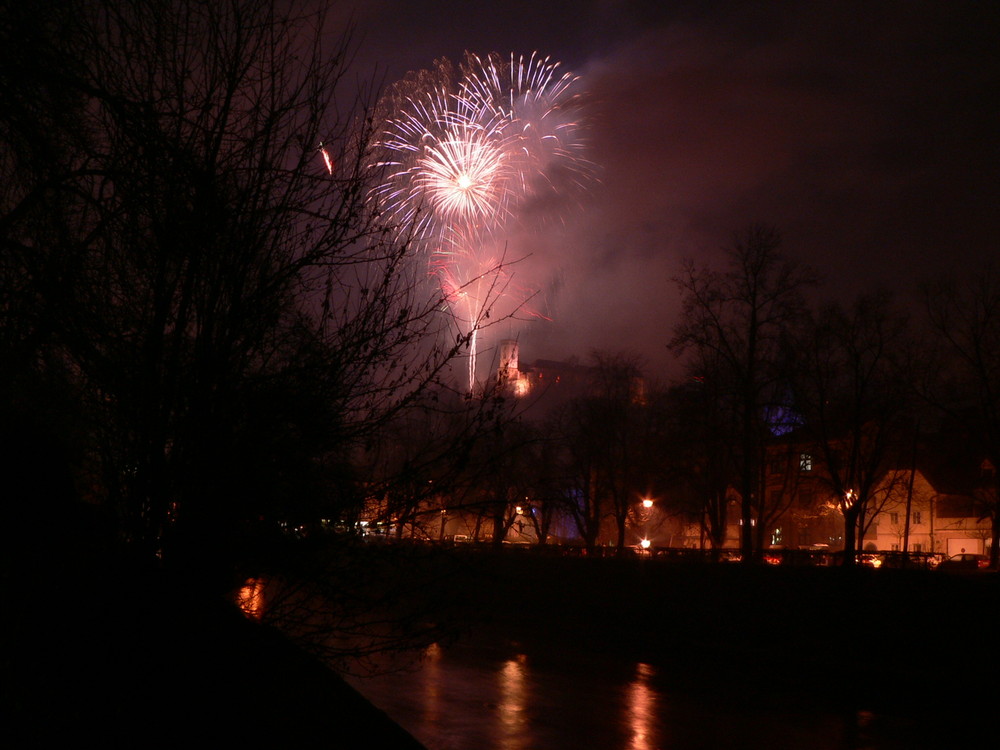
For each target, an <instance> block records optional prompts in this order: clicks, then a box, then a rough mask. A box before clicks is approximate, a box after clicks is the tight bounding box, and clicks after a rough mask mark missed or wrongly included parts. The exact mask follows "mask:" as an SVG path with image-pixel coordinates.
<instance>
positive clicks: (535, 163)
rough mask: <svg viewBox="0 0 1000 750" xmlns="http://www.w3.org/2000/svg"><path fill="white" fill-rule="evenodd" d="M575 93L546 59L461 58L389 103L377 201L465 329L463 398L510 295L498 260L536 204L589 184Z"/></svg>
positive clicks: (410, 84) (411, 82)
mask: <svg viewBox="0 0 1000 750" xmlns="http://www.w3.org/2000/svg"><path fill="white" fill-rule="evenodd" d="M575 81H576V77H574V76H572V75H570V74H568V73H565V74H563V73H560V72H559V65H558V64H557V63H552V62H550V61H549V59H548V58H545V59H542V58H540V57H538V56H536V55H532V56H530V57H528V58H525V57H519V58H516V59H515V58H514V56H513V55H511V57H510V58H509V60H505V59H503V58H501V57H500V56H499V55H496V54H491V55H489V56H487V57H485V58H480V57H478V56H476V55H472V54H469V53H467V54H466V57H465V60H464V62H463V64H462V65H461V66H460V68H459V70H458V72H457V73H456V72H454V71H453V69H452V68H451V66H450V64H449V63H447V62H446V61H444V62H442V63H441V64H440V66H439V70H438V71H437V72H436V73H435V74H425V75H418V76H416V77H415V78H411V79H408V80H407V81H406V82H403V84H401V85H400V86H398V87H397V89H396V90H395V91H394V92H392V95H391V96H390V99H389V100H390V102H392V103H391V104H390V106H389V109H390V114H389V116H388V117H387V120H386V126H385V129H384V132H383V135H382V138H381V140H380V143H379V144H378V146H379V147H380V152H381V153H382V154H383V155H384V158H382V159H381V160H379V161H377V162H376V164H375V167H376V168H378V169H379V170H381V175H382V177H381V180H380V182H379V185H378V186H377V187H376V189H375V190H374V191H373V193H372V199H373V200H374V201H375V202H376V205H377V206H378V208H379V210H380V212H381V215H382V217H383V220H384V221H386V222H387V224H389V225H390V226H395V227H398V228H400V230H401V231H405V232H406V233H407V235H408V236H410V237H412V238H414V239H415V240H416V242H417V243H418V244H419V245H421V246H422V248H423V249H424V250H426V251H427V252H428V254H429V255H430V258H431V269H432V271H433V272H434V273H435V274H436V275H437V277H438V279H439V281H440V283H441V288H442V291H443V293H444V295H445V297H446V299H447V300H448V302H449V305H450V306H451V309H452V312H453V315H454V316H455V318H456V322H457V323H459V324H460V325H461V326H465V327H467V334H466V335H467V336H468V337H469V342H470V345H469V349H470V355H469V388H470V390H472V389H473V388H474V387H475V372H476V349H477V347H478V333H479V330H480V329H481V328H482V327H483V325H484V320H485V318H486V317H488V312H489V309H488V308H489V306H490V305H491V302H492V301H493V300H496V299H497V298H498V297H500V296H503V295H509V294H510V292H509V290H510V288H511V287H510V283H509V281H510V280H509V278H506V277H505V270H504V264H503V263H502V262H497V261H498V258H500V257H502V254H497V253H496V252H495V248H496V247H497V246H499V245H502V243H503V241H504V238H505V235H506V232H507V231H508V230H509V229H511V228H512V227H513V226H514V224H515V222H516V221H517V219H518V216H519V214H521V213H523V212H524V210H525V207H526V205H527V204H528V203H529V202H530V201H531V200H532V199H533V198H536V197H539V196H542V195H544V194H546V193H549V194H552V195H559V196H562V195H564V194H568V193H571V192H573V191H574V190H576V189H578V188H580V187H585V186H586V184H587V182H588V181H589V178H590V177H591V174H592V165H591V164H590V163H589V162H588V161H587V160H586V159H585V158H584V156H583V143H582V140H581V138H580V131H581V128H580V123H579V112H580V100H579V97H578V96H577V95H575V94H574V93H573V84H574V83H575Z"/></svg>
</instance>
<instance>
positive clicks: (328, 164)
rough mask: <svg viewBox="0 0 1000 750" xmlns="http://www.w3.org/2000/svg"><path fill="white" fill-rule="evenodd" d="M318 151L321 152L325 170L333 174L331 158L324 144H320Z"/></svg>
mask: <svg viewBox="0 0 1000 750" xmlns="http://www.w3.org/2000/svg"><path fill="white" fill-rule="evenodd" d="M319 152H320V153H321V154H323V163H324V164H326V171H327V172H329V173H330V174H331V175H332V174H333V158H332V157H331V156H330V152H329V151H328V150H327V148H326V146H324V145H323V144H320V146H319Z"/></svg>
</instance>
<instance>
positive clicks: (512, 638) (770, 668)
mask: <svg viewBox="0 0 1000 750" xmlns="http://www.w3.org/2000/svg"><path fill="white" fill-rule="evenodd" d="M462 567H463V569H464V570H465V575H466V577H467V579H478V581H479V583H478V584H477V585H475V586H470V587H469V588H468V590H467V591H466V592H465V596H467V597H468V602H467V608H468V610H469V611H471V612H477V613H479V619H478V621H477V624H476V625H475V626H474V627H472V628H470V629H469V631H468V633H469V637H470V638H474V639H478V641H480V642H491V643H494V644H504V643H505V644H509V645H510V647H511V648H512V649H514V650H520V651H524V652H527V653H545V652H546V651H552V650H557V651H561V652H563V653H572V652H579V653H588V654H599V655H605V656H607V657H608V658H619V659H627V660H633V661H639V662H646V663H649V664H653V665H656V666H657V668H658V669H659V670H660V671H661V673H664V674H667V675H669V678H670V679H671V680H672V681H673V682H674V684H675V685H676V686H677V687H678V688H682V689H690V690H707V691H711V692H712V693H713V694H716V695H718V696H720V698H722V697H724V696H729V697H731V698H732V699H734V700H747V699H749V698H750V697H751V696H754V695H757V694H760V693H762V692H763V693H766V694H774V695H784V696H796V695H809V696H812V697H814V698H815V699H817V700H828V701H831V702H838V703H841V704H842V705H844V707H845V708H850V709H865V708H868V709H872V710H889V711H908V712H914V711H919V710H920V707H921V706H933V707H935V708H939V707H942V706H944V705H946V704H953V705H955V706H956V707H957V708H958V709H960V710H964V708H965V707H971V706H988V705H991V704H995V701H996V699H997V697H998V690H997V679H996V674H995V672H996V668H997V664H996V662H995V659H994V658H992V656H991V654H992V651H993V647H992V641H991V639H992V630H993V613H994V612H995V611H996V610H997V605H998V604H1000V578H998V577H997V575H996V574H993V573H986V574H977V575H971V576H956V575H950V574H947V573H943V572H939V571H928V570H874V569H871V568H858V569H853V570H844V569H839V568H808V567H802V568H785V567H771V566H765V567H753V568H749V567H746V566H743V565H740V564H733V563H725V564H717V565H706V564H671V563H662V564H661V563H659V561H657V560H644V559H636V558H631V559H625V560H614V559H589V560H588V559H585V558H584V559H581V558H565V557H546V556H539V555H532V554H516V553H515V554H504V555H500V556H484V557H479V558H477V557H476V556H475V555H469V556H468V557H467V559H466V560H465V561H464V562H463V566H462Z"/></svg>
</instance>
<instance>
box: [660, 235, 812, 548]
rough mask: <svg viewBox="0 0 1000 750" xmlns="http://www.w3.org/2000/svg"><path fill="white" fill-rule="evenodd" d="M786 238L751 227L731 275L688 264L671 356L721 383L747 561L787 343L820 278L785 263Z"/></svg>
mask: <svg viewBox="0 0 1000 750" xmlns="http://www.w3.org/2000/svg"><path fill="white" fill-rule="evenodd" d="M780 244H781V240H780V236H779V235H778V233H777V231H776V230H774V229H772V228H770V227H766V226H759V225H757V226H752V227H750V228H749V229H748V230H746V231H745V232H744V233H742V234H741V235H738V236H736V237H735V239H734V242H733V245H732V247H731V248H730V249H729V251H728V253H727V258H728V265H727V267H726V269H725V270H724V271H721V272H719V271H714V270H710V269H707V268H700V267H697V266H696V265H695V264H694V263H693V262H691V261H688V262H687V263H686V264H685V266H684V271H683V273H682V275H681V276H680V277H678V278H677V279H675V281H676V283H677V286H678V288H679V289H680V291H681V293H682V294H683V305H684V308H683V317H682V319H681V321H680V323H678V324H677V325H676V326H675V328H674V336H673V339H672V340H671V341H670V348H671V349H672V350H673V351H674V352H675V353H677V354H685V353H693V354H694V355H695V361H696V362H703V363H708V364H710V365H711V367H712V371H711V372H710V373H709V372H704V373H700V375H703V376H704V377H706V378H712V379H714V380H715V381H716V383H717V388H716V395H717V397H718V398H719V404H720V408H721V409H726V410H729V411H731V413H732V419H733V420H734V422H735V424H736V425H737V429H738V437H737V440H736V445H737V446H738V449H737V450H736V451H735V453H734V456H733V458H734V460H735V464H736V466H735V469H736V474H737V475H738V477H739V481H738V491H739V493H740V496H741V506H740V522H741V525H742V528H741V548H742V551H743V556H744V559H745V560H748V561H749V560H750V559H752V557H753V553H754V551H755V544H754V534H753V525H754V523H755V522H756V521H757V520H758V519H757V518H756V516H758V515H759V513H758V511H759V507H758V506H760V505H761V504H762V503H764V502H766V498H762V497H760V492H759V487H760V485H761V460H762V455H763V450H762V447H763V443H764V440H765V439H766V437H767V435H768V434H769V429H768V424H767V420H766V418H765V415H766V409H767V407H768V405H769V404H770V403H771V402H772V401H774V400H776V399H777V398H778V396H779V395H780V394H781V389H782V384H783V380H782V373H781V372H780V365H781V363H782V358H781V341H782V338H783V337H784V336H785V335H786V334H787V333H788V332H789V331H790V330H791V329H792V328H794V327H795V326H796V325H798V324H799V323H800V321H801V318H802V313H803V311H804V309H805V308H804V302H803V297H802V294H803V292H804V291H805V290H806V289H807V288H808V287H810V286H812V285H814V284H815V283H816V279H815V277H814V276H813V274H812V273H811V272H810V271H809V270H808V269H805V268H802V267H800V266H798V265H797V264H795V263H793V262H791V261H788V260H786V259H785V258H784V257H783V256H782V255H781V253H780V251H779V247H780Z"/></svg>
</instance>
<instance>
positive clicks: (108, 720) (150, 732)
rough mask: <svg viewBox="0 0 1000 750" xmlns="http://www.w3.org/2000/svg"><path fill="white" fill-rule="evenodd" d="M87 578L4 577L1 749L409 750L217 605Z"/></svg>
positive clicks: (144, 585) (168, 582) (277, 642)
mask: <svg viewBox="0 0 1000 750" xmlns="http://www.w3.org/2000/svg"><path fill="white" fill-rule="evenodd" d="M95 572H96V571H95V570H93V569H90V568H88V567H87V566H84V567H82V568H80V569H77V570H76V571H74V570H68V571H58V574H57V571H54V570H51V569H50V570H48V571H41V574H39V571H37V570H36V571H35V574H34V575H30V571H28V570H22V571H19V572H17V573H15V575H14V576H9V575H8V574H6V573H5V580H4V584H5V586H4V592H3V593H4V599H5V601H4V603H3V606H4V615H3V618H4V621H5V630H6V635H5V638H4V641H3V652H2V654H3V655H2V660H3V661H2V664H0V673H2V691H3V692H2V696H0V699H2V700H0V710H2V721H3V727H2V734H0V737H2V740H0V744H2V746H3V747H7V748H31V747H40V748H49V747H76V746H94V747H102V748H113V747H114V748H118V747H120V748H175V747H207V746H214V747H247V748H252V747H270V748H306V747H324V748H368V747H379V748H382V747H385V748H401V749H403V750H420V748H421V745H420V744H419V743H418V742H417V741H416V740H414V739H413V738H412V737H411V736H410V735H409V734H407V733H406V732H404V731H403V730H402V729H400V728H399V727H398V726H397V725H396V724H394V723H393V722H392V721H390V720H389V719H388V718H387V717H386V716H385V715H384V714H383V713H382V712H381V711H379V710H378V709H376V708H374V707H373V706H372V705H371V704H370V703H368V702H367V701H366V700H365V699H364V698H362V697H361V696H360V695H359V694H358V693H356V692H355V691H354V690H353V689H352V688H350V687H349V686H348V685H347V684H346V683H344V682H343V681H342V680H341V679H340V677H338V676H337V675H335V674H334V673H333V672H331V671H329V670H328V669H326V668H324V667H323V666H321V665H320V664H318V663H317V662H315V661H314V660H313V659H311V658H310V657H308V656H306V655H305V654H304V653H302V652H301V651H299V650H297V649H295V648H294V647H292V646H290V645H289V644H288V643H287V642H286V641H285V640H284V639H283V638H281V637H280V636H279V635H277V634H276V633H275V632H273V631H270V630H268V629H266V628H263V627H261V626H258V625H257V624H256V623H254V622H251V621H249V620H247V619H246V618H244V617H243V616H242V614H241V613H240V612H239V611H238V610H237V609H236V608H234V607H233V606H231V605H230V604H228V603H227V602H225V601H223V600H222V599H221V598H215V597H213V598H204V599H200V600H199V599H197V598H195V597H194V596H193V595H192V593H191V591H192V590H193V589H192V588H191V587H189V586H187V585H185V584H184V583H183V582H182V581H181V580H180V579H168V578H165V577H163V576H162V575H160V574H153V573H149V572H146V573H143V574H138V573H134V572H132V573H123V572H122V571H121V570H117V569H116V570H103V571H102V572H103V574H104V575H102V576H100V577H94V574H95Z"/></svg>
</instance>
